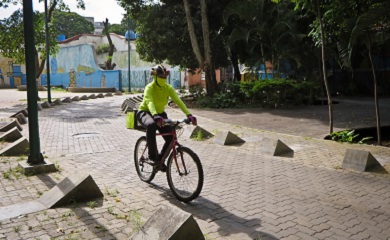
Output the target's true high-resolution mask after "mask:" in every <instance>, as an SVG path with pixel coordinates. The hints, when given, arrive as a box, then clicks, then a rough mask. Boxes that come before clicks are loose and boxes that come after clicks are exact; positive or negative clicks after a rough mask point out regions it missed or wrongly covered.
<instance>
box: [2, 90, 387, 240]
mask: <svg viewBox="0 0 390 240" xmlns="http://www.w3.org/2000/svg"><path fill="white" fill-rule="evenodd" d="M9 91H11V90H6V91H5V90H0V101H1V103H2V106H0V116H9V113H14V112H16V111H18V110H21V109H20V108H21V107H23V106H22V105H23V104H19V105H15V104H14V103H15V102H17V101H18V97H16V96H13V97H14V98H15V101H14V102H11V101H9V103H8V105H6V104H4V105H3V99H4V98H7V97H6V95H8V94H9ZM4 93H7V94H4ZM12 93H13V92H12ZM18 94H19V93H18ZM61 94H63V95H61V96H65V95H66V94H67V93H61ZM15 95H17V94H15ZM78 95H79V96H81V95H82V94H80V93H79V94H78ZM127 97H128V96H125V95H124V96H114V97H111V98H103V99H93V100H88V101H81V102H72V103H69V104H64V105H60V106H55V107H52V108H50V109H44V110H42V111H40V112H39V129H40V140H41V150H42V152H43V154H44V156H45V159H47V160H49V161H51V162H53V163H55V164H56V165H57V167H58V168H59V169H60V171H59V172H56V173H51V174H42V175H37V176H27V177H26V176H21V175H20V174H19V173H18V172H17V170H16V166H17V163H18V162H19V161H25V160H26V157H25V156H20V157H0V170H1V172H2V176H0V196H1V198H0V207H2V206H7V205H11V204H17V203H23V202H27V201H32V200H36V199H38V198H39V197H40V196H41V195H42V194H43V193H45V192H46V191H48V190H49V189H51V188H52V187H53V186H55V185H56V183H58V182H59V181H61V180H62V179H64V178H65V177H67V176H70V175H71V174H73V173H75V172H84V173H85V172H86V173H89V174H90V175H91V176H92V177H93V179H94V180H95V182H96V183H97V185H98V186H99V188H100V189H101V190H102V192H103V193H104V195H105V196H104V198H103V199H99V200H96V201H95V202H88V203H85V202H80V203H78V202H75V203H73V204H70V205H68V206H64V207H60V208H55V209H48V210H45V211H41V212H36V213H32V214H27V215H23V216H19V217H15V218H11V219H7V220H3V221H0V239H128V238H129V236H131V234H132V233H133V232H134V231H136V230H137V229H138V228H139V227H140V226H141V224H142V223H143V222H145V221H146V220H147V219H148V218H149V217H150V216H152V215H153V213H154V212H155V211H156V210H157V209H158V208H159V207H160V206H161V205H164V204H172V205H175V206H177V207H179V208H181V209H182V210H184V211H186V212H189V213H191V214H192V215H193V216H194V217H195V219H196V221H197V223H198V224H199V226H200V228H201V230H202V232H203V234H205V236H206V239H208V240H211V239H234V240H236V239H237V240H241V239H337V240H338V239H389V236H390V207H389V206H390V184H389V183H390V178H389V174H388V173H387V172H388V171H390V169H389V164H390V150H389V149H388V148H384V147H375V146H368V145H350V144H340V143H335V142H331V141H325V140H321V139H320V138H315V137H313V138H312V137H307V136H308V135H306V134H305V135H303V136H299V135H298V134H297V135H293V134H286V132H284V133H283V132H282V131H281V133H280V132H279V133H278V132H275V131H274V130H273V129H272V132H271V131H267V129H262V130H260V129H255V128H249V127H246V126H245V124H240V123H238V124H237V122H236V123H235V124H229V123H223V122H221V121H216V120H213V119H212V118H206V117H204V116H203V114H199V117H198V122H199V125H200V126H201V127H203V128H204V129H206V130H207V131H209V132H213V133H215V132H217V131H231V132H232V133H234V134H237V135H238V136H239V137H241V138H243V139H245V140H246V143H244V144H242V145H234V146H221V145H218V144H215V143H213V139H209V140H207V141H194V140H190V139H186V138H184V137H181V138H180V141H181V142H182V143H183V144H184V145H185V146H188V147H190V148H191V149H192V150H194V152H196V153H197V154H198V155H199V157H200V159H201V161H202V164H203V168H204V173H205V182H204V187H203V190H202V192H201V195H200V196H199V197H198V198H197V199H195V200H194V201H192V202H191V203H188V204H183V203H181V202H179V201H177V200H176V199H175V197H174V196H173V195H172V193H171V192H170V190H169V187H168V184H167V180H166V176H165V175H164V174H162V173H158V174H157V176H156V178H155V179H154V180H153V182H152V183H151V184H146V183H144V182H141V181H140V180H139V178H138V176H137V175H136V171H135V169H134V164H133V148H134V145H135V142H136V140H137V139H138V137H140V136H142V133H141V132H138V131H134V130H128V129H126V128H125V115H124V114H123V113H122V112H121V111H120V110H121V109H120V106H121V104H122V102H123V101H124V100H125V99H126V98H127ZM19 99H20V98H19ZM4 102H5V101H4ZM168 112H169V115H170V116H171V117H172V118H180V117H182V116H183V115H182V114H181V113H180V112H178V111H177V110H176V109H169V110H168ZM193 112H194V113H196V112H197V111H195V110H194V111H193ZM196 114H197V113H196ZM212 116H213V118H214V117H215V116H216V115H212ZM220 116H221V117H220V118H219V119H223V118H224V117H223V116H224V115H223V114H221V115H220ZM234 116H237V117H240V116H239V115H237V114H232V116H231V118H233V117H234ZM241 118H242V117H241ZM253 118H256V114H254V113H253V114H251V116H250V119H248V122H254V119H253ZM275 118H276V119H277V117H275ZM215 119H218V118H217V117H215ZM23 127H24V130H23V131H22V133H23V134H24V135H25V136H28V127H27V125H23ZM264 137H266V138H271V139H280V140H281V141H283V142H284V143H286V144H287V145H288V146H290V147H291V148H292V149H294V156H293V157H273V156H269V155H267V154H265V153H262V152H261V151H260V150H259V146H260V144H261V139H262V138H264ZM160 143H161V142H160ZM348 148H356V149H362V150H366V151H370V152H371V153H372V154H373V156H374V157H375V158H377V159H378V161H379V162H381V163H382V165H383V166H384V168H383V169H375V171H373V172H366V173H357V172H353V171H347V170H344V169H342V168H341V165H342V160H343V158H344V154H345V151H346V149H348Z"/></svg>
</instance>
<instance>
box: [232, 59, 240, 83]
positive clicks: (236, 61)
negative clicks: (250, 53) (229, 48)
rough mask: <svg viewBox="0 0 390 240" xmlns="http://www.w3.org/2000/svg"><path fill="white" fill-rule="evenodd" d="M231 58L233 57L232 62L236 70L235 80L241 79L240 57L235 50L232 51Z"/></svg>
mask: <svg viewBox="0 0 390 240" xmlns="http://www.w3.org/2000/svg"><path fill="white" fill-rule="evenodd" d="M231 58H232V64H233V69H234V70H233V71H234V76H233V81H240V79H241V73H240V68H239V67H238V57H237V54H236V53H235V52H231Z"/></svg>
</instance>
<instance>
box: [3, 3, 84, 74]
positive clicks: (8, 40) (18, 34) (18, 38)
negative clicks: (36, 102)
mask: <svg viewBox="0 0 390 240" xmlns="http://www.w3.org/2000/svg"><path fill="white" fill-rule="evenodd" d="M42 1H43V0H40V2H42ZM76 1H77V2H78V7H80V8H82V9H84V8H85V6H84V1H83V0H76ZM21 3H22V0H0V8H7V7H8V6H9V5H10V4H12V5H18V4H21ZM55 8H58V9H60V10H69V8H68V7H67V6H66V5H65V4H64V2H63V0H53V1H52V2H51V5H50V7H49V8H48V22H50V21H51V19H52V15H53V11H54V9H55ZM44 23H45V20H44V17H43V14H39V13H37V12H36V13H35V17H34V27H35V29H34V30H35V44H36V49H35V68H36V71H35V72H36V78H39V76H40V75H41V73H42V71H43V69H44V66H45V61H46V54H45V42H46V41H45V27H44V25H45V24H44ZM49 33H50V37H49V40H50V50H49V51H50V53H51V54H55V53H56V50H57V41H56V37H57V34H56V32H54V29H49ZM23 34H24V32H23V17H22V11H21V10H17V11H15V12H14V13H13V14H12V15H11V16H10V17H9V18H8V19H5V20H3V21H2V23H1V24H0V43H1V44H0V52H2V53H3V55H4V56H5V57H9V58H12V59H15V61H16V62H18V63H25V62H26V59H25V48H24V37H23V36H24V35H23ZM39 57H40V58H41V61H40V62H39Z"/></svg>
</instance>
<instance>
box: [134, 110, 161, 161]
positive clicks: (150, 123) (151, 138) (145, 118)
mask: <svg viewBox="0 0 390 240" xmlns="http://www.w3.org/2000/svg"><path fill="white" fill-rule="evenodd" d="M137 119H138V121H139V122H140V123H141V124H142V126H144V127H145V128H146V142H147V144H148V154H149V159H151V160H155V161H158V159H157V156H158V152H157V143H156V130H157V124H156V123H155V122H154V119H153V117H152V115H151V114H150V113H149V112H144V111H139V112H138V114H137Z"/></svg>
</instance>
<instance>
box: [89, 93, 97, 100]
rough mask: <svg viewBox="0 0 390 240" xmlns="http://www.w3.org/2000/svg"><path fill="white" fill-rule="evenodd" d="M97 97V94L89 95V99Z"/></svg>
mask: <svg viewBox="0 0 390 240" xmlns="http://www.w3.org/2000/svg"><path fill="white" fill-rule="evenodd" d="M96 98H97V97H96V95H95V94H91V95H89V96H88V99H96Z"/></svg>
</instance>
